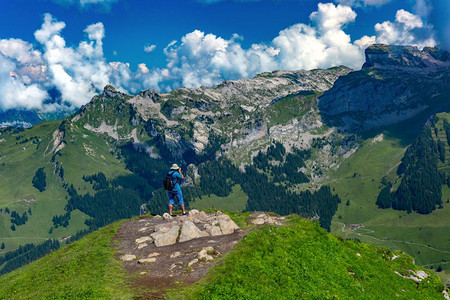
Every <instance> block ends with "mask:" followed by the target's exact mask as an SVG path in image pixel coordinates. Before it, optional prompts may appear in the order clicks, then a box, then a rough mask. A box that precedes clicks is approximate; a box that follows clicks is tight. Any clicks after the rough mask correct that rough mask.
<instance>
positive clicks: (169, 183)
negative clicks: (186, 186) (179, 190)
mask: <svg viewBox="0 0 450 300" xmlns="http://www.w3.org/2000/svg"><path fill="white" fill-rule="evenodd" d="M173 173H174V172H169V173H167V175H166V177H165V178H164V181H163V184H164V189H165V190H166V191H171V190H173V188H174V187H175V182H173V177H172V175H173Z"/></svg>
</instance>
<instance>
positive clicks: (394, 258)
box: [391, 254, 400, 260]
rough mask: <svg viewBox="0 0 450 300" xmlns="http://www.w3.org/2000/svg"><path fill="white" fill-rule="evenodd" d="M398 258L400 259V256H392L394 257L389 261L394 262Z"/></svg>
mask: <svg viewBox="0 0 450 300" xmlns="http://www.w3.org/2000/svg"><path fill="white" fill-rule="evenodd" d="M398 257H400V256H399V255H395V254H394V256H392V258H391V260H396V259H397V258H398Z"/></svg>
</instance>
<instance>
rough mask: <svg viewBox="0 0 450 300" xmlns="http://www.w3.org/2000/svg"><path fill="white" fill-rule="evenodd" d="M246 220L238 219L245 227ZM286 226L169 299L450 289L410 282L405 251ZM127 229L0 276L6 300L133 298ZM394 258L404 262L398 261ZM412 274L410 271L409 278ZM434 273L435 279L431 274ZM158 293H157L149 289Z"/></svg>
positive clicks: (245, 243) (433, 295)
mask: <svg viewBox="0 0 450 300" xmlns="http://www.w3.org/2000/svg"><path fill="white" fill-rule="evenodd" d="M246 216H248V215H247V214H236V213H235V214H232V217H233V218H234V219H236V218H237V219H238V220H237V222H238V223H239V224H240V225H241V226H246V225H244V224H243V222H244V223H245V220H246ZM289 219H290V221H288V225H287V226H283V227H274V226H263V227H262V228H259V229H256V230H255V231H252V232H251V233H250V234H249V235H247V236H246V237H245V238H244V239H243V240H242V241H241V242H240V243H239V244H237V245H236V246H235V248H234V249H233V250H232V252H230V253H229V254H227V255H225V256H224V257H223V258H222V260H223V263H222V264H219V265H217V266H215V267H213V268H212V269H211V270H210V272H209V273H208V275H207V276H206V278H205V279H204V280H202V281H200V282H199V283H197V284H195V285H192V286H189V287H187V288H182V289H177V290H174V291H173V292H171V293H170V294H168V295H166V296H167V297H168V298H169V299H171V298H178V299H217V298H228V299H230V298H233V299H280V297H281V298H284V299H298V298H299V297H303V298H316V299H331V298H339V299H341V298H342V299H349V298H352V299H390V298H395V297H396V296H397V295H398V296H399V297H400V298H403V299H439V298H440V297H441V296H442V294H441V292H442V290H443V289H444V286H443V284H442V283H441V282H440V280H439V278H438V277H437V276H435V275H432V274H430V275H431V276H430V277H429V278H427V279H426V280H423V281H422V282H421V283H420V284H416V283H414V282H413V281H412V280H410V279H405V278H403V277H401V276H399V275H397V274H395V273H394V272H399V273H400V274H403V275H408V274H412V273H411V271H417V270H419V268H418V267H417V266H415V265H414V264H413V263H412V258H411V257H410V256H408V255H405V254H402V253H401V252H399V251H394V252H393V251H390V250H387V249H385V248H378V247H373V246H370V245H367V244H361V243H358V242H355V241H343V240H340V239H338V238H336V237H335V236H333V235H331V234H329V233H326V232H325V231H324V230H323V229H321V228H320V227H319V226H318V224H317V223H313V222H311V221H308V220H304V219H299V218H298V217H296V216H290V218H289ZM120 224H121V222H116V223H114V224H111V225H108V226H106V227H104V228H102V229H101V230H99V231H96V232H94V233H91V234H89V235H87V236H85V237H84V238H82V239H81V240H79V241H77V242H75V243H73V244H71V245H69V246H66V247H64V248H62V249H60V250H58V251H55V252H54V253H52V254H50V255H48V256H46V257H44V258H43V259H40V260H38V261H36V262H33V263H31V264H29V265H27V266H25V267H23V268H21V269H19V270H16V271H13V272H12V273H9V274H6V275H3V276H1V277H0V290H1V291H2V293H1V294H0V299H11V298H14V299H30V298H39V299H42V298H54V299H61V298H76V299H80V298H89V299H133V298H137V297H139V296H140V295H142V291H141V290H139V289H133V285H132V284H130V282H132V280H133V276H134V275H133V274H130V273H127V272H125V271H124V269H122V267H121V266H120V262H118V261H117V260H116V259H115V258H114V256H115V251H114V243H115V242H114V235H115V233H116V232H117V229H118V228H119V226H120ZM394 255H397V256H398V257H397V258H396V259H392V258H393V257H394ZM410 270H411V271H410ZM428 273H430V272H428ZM149 288H151V287H149Z"/></svg>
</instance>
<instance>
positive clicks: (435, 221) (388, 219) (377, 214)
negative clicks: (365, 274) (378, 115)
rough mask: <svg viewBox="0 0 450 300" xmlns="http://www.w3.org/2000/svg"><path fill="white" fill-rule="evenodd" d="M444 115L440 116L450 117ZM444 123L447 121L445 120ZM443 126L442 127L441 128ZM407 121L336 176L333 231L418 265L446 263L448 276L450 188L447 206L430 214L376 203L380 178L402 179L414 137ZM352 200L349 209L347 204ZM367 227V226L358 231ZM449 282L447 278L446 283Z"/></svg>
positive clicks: (371, 140) (370, 144)
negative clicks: (403, 164)
mask: <svg viewBox="0 0 450 300" xmlns="http://www.w3.org/2000/svg"><path fill="white" fill-rule="evenodd" d="M447 116H448V114H439V115H438V117H439V118H442V117H447ZM441 122H442V121H441ZM439 124H440V123H438V125H439ZM409 125H411V126H410V127H409V128H408V123H404V124H400V125H398V126H396V127H394V128H392V129H391V130H390V131H389V130H386V131H384V132H383V136H382V139H381V138H380V136H378V141H376V140H377V139H374V136H372V137H371V138H369V139H367V140H365V141H364V143H363V144H362V145H361V147H360V148H359V149H358V151H357V152H356V153H355V154H353V155H352V156H350V157H349V159H347V160H346V161H345V162H344V164H343V165H342V166H341V168H340V169H339V170H337V171H336V172H335V173H334V174H332V176H331V178H330V185H331V186H332V187H333V188H334V190H335V192H336V193H338V194H339V196H340V197H341V198H342V200H343V201H342V203H341V204H340V205H339V208H338V211H337V212H336V214H335V216H334V219H333V224H332V232H333V233H335V234H338V235H342V236H344V237H346V238H357V239H359V240H361V241H363V242H367V243H371V244H374V245H380V246H385V247H389V248H391V249H402V250H404V251H406V252H407V253H409V254H410V255H412V256H414V257H415V260H416V263H417V264H419V265H424V266H426V267H428V268H430V267H433V268H434V269H436V268H437V267H438V266H439V265H442V268H443V269H444V272H442V273H441V274H440V275H442V278H443V279H445V278H446V274H445V272H448V269H449V267H450V266H449V265H448V264H446V263H445V262H448V261H450V247H449V245H450V243H449V242H450V241H449V240H448V234H447V233H448V232H449V231H450V219H449V216H450V204H449V203H446V200H447V199H448V198H449V192H448V188H447V187H446V186H443V187H442V189H443V198H442V200H443V208H442V209H437V210H435V211H434V212H433V213H431V214H428V215H421V214H417V213H414V212H413V213H410V214H408V213H406V212H405V211H396V210H393V209H379V208H377V206H376V204H375V202H376V199H377V196H378V193H379V192H380V190H381V180H382V178H383V177H384V176H386V177H387V178H388V179H389V180H390V181H394V180H397V184H398V183H399V182H400V180H399V179H398V176H397V174H396V171H397V167H398V164H399V163H400V160H401V158H402V157H403V155H404V151H405V149H406V148H405V145H407V144H408V143H410V141H411V138H412V137H413V136H414V134H413V133H414V131H415V130H411V128H412V127H413V124H409ZM347 200H349V201H350V205H346V203H347ZM351 224H362V225H363V226H364V227H359V226H356V227H353V228H351ZM444 281H445V280H444Z"/></svg>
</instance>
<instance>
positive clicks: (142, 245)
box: [137, 243, 148, 249]
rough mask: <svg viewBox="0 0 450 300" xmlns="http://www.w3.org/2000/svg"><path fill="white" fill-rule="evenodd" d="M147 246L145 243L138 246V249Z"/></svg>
mask: <svg viewBox="0 0 450 300" xmlns="http://www.w3.org/2000/svg"><path fill="white" fill-rule="evenodd" d="M147 246H148V244H147V243H142V244H139V245H138V247H137V248H138V249H142V248H145V247H147Z"/></svg>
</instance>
